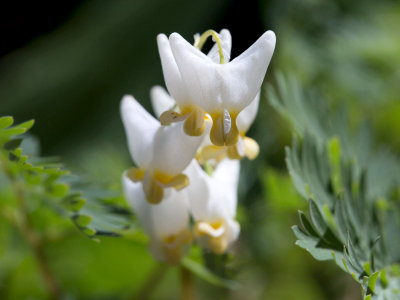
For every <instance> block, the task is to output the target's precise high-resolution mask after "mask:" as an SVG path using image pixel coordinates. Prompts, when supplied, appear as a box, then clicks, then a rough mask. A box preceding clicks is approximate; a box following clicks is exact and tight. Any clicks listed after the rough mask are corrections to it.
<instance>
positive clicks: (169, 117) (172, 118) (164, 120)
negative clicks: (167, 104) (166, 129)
mask: <svg viewBox="0 0 400 300" xmlns="http://www.w3.org/2000/svg"><path fill="white" fill-rule="evenodd" d="M187 117H188V116H187V115H186V114H180V113H178V112H176V111H173V110H167V111H164V112H163V113H162V114H161V116H160V123H161V125H168V124H171V123H176V122H180V121H183V120H185V119H186V118H187Z"/></svg>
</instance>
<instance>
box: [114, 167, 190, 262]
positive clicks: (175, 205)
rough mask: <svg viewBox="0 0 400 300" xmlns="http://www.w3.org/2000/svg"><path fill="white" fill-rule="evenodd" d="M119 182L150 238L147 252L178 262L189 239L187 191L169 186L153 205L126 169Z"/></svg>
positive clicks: (165, 259)
mask: <svg viewBox="0 0 400 300" xmlns="http://www.w3.org/2000/svg"><path fill="white" fill-rule="evenodd" d="M122 183H123V189H124V194H125V197H126V199H127V200H128V202H129V204H130V205H131V206H132V208H133V210H134V211H135V213H136V215H137V216H138V218H139V222H140V223H141V225H142V227H143V229H144V231H145V232H146V233H147V234H148V235H149V237H150V252H151V253H152V254H153V256H154V257H155V258H156V259H157V260H160V261H164V262H168V263H170V264H178V263H179V262H180V259H181V257H182V256H183V255H184V254H185V250H187V248H188V247H187V245H188V244H190V242H191V232H190V229H189V209H188V205H187V195H186V192H185V191H184V190H183V191H179V192H178V191H175V190H173V189H169V190H168V191H167V192H166V195H165V198H164V200H163V201H162V202H161V203H160V204H157V205H152V204H149V203H148V202H147V201H146V195H145V194H144V192H143V189H142V186H141V184H140V183H139V182H133V181H132V180H130V179H129V178H128V176H127V172H125V173H124V174H123V181H122Z"/></svg>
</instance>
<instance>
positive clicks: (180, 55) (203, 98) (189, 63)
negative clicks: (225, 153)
mask: <svg viewBox="0 0 400 300" xmlns="http://www.w3.org/2000/svg"><path fill="white" fill-rule="evenodd" d="M275 40H276V39H275V34H274V33H273V32H272V31H267V32H266V33H264V34H263V35H262V36H261V37H260V38H259V39H258V40H257V41H256V42H255V43H254V44H253V45H252V46H251V47H250V48H249V49H247V50H246V51H245V52H243V53H242V54H241V55H240V56H238V57H236V58H235V59H233V60H232V61H231V62H229V63H216V62H215V61H213V60H212V59H211V58H210V57H208V56H207V55H205V54H203V53H202V52H201V51H200V50H199V49H197V48H196V47H194V46H192V45H191V44H190V43H188V42H187V41H186V40H184V39H183V38H182V37H181V36H180V35H179V34H178V33H173V34H171V35H170V37H169V42H170V46H171V50H172V53H173V57H174V61H175V62H176V64H177V66H178V69H179V74H180V78H181V80H182V81H183V83H184V86H185V94H188V95H189V97H188V98H187V99H190V101H193V102H194V103H195V104H196V105H197V106H199V107H200V108H201V109H203V110H204V111H205V112H207V113H208V114H209V115H210V116H211V118H212V120H213V127H212V129H211V132H210V139H211V141H212V143H213V144H215V145H217V146H223V145H227V146H231V145H234V144H236V142H237V141H238V136H239V131H238V128H237V124H236V119H237V116H238V115H239V113H240V112H241V111H242V110H243V109H244V108H245V107H246V106H248V105H249V104H250V103H251V101H252V100H253V99H254V98H255V97H256V95H257V92H258V91H259V90H260V87H261V84H262V82H263V79H264V76H265V73H266V71H267V68H268V65H269V62H270V60H271V57H272V54H273V51H274V48H275ZM170 92H171V91H170ZM171 94H172V92H171ZM172 96H173V97H174V98H175V96H174V95H173V94H172ZM177 101H178V100H177Z"/></svg>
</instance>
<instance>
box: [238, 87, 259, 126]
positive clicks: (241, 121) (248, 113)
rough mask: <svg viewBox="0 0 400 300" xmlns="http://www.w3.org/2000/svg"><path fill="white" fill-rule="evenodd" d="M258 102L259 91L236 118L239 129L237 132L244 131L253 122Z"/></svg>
mask: <svg viewBox="0 0 400 300" xmlns="http://www.w3.org/2000/svg"><path fill="white" fill-rule="evenodd" d="M259 103H260V91H259V92H258V93H257V95H256V97H255V98H254V100H253V101H251V103H250V104H249V106H247V107H246V108H245V109H243V110H242V111H241V112H240V113H239V115H238V117H237V119H236V125H237V127H238V129H239V132H244V133H246V132H247V130H249V128H250V126H251V124H253V122H254V119H255V118H256V115H257V112H258V105H259Z"/></svg>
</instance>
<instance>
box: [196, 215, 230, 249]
mask: <svg viewBox="0 0 400 300" xmlns="http://www.w3.org/2000/svg"><path fill="white" fill-rule="evenodd" d="M193 231H194V235H195V236H196V237H197V238H199V239H205V240H206V243H207V246H208V247H209V248H210V250H211V251H213V252H214V253H217V254H222V253H224V252H226V250H227V248H228V241H227V238H226V228H225V223H224V222H223V221H221V220H219V221H216V222H205V221H198V222H196V224H195V226H194V229H193Z"/></svg>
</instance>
